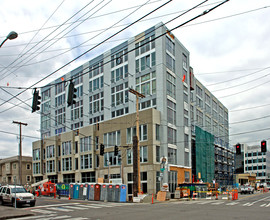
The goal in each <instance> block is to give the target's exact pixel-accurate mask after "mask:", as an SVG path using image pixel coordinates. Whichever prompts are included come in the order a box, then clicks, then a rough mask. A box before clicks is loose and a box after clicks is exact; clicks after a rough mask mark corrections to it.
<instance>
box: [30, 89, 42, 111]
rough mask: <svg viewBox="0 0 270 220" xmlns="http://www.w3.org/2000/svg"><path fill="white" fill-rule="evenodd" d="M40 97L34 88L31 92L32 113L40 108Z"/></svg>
mask: <svg viewBox="0 0 270 220" xmlns="http://www.w3.org/2000/svg"><path fill="white" fill-rule="evenodd" d="M40 99H41V97H40V96H39V91H38V90H36V89H35V91H34V94H33V102H32V113H33V112H35V111H38V110H39V109H40V107H39V105H40V101H39V100H40Z"/></svg>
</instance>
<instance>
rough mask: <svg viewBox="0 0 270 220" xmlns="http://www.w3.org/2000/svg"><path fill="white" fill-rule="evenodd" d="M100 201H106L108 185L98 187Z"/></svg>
mask: <svg viewBox="0 0 270 220" xmlns="http://www.w3.org/2000/svg"><path fill="white" fill-rule="evenodd" d="M100 200H101V201H108V185H107V184H102V186H101V187H100Z"/></svg>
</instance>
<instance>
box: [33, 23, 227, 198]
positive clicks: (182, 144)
mask: <svg viewBox="0 0 270 220" xmlns="http://www.w3.org/2000/svg"><path fill="white" fill-rule="evenodd" d="M70 80H72V81H73V82H74V84H75V88H76V89H77V92H76V93H77V98H76V104H74V105H72V106H71V107H67V104H66V98H67V93H68V86H67V87H66V86H65V85H66V83H67V82H68V81H70ZM193 80H194V76H193V74H192V73H191V72H190V67H189V51H188V50H187V49H186V48H185V47H184V46H183V45H182V44H181V43H180V41H179V40H178V39H177V38H175V37H174V35H173V34H172V33H170V32H168V29H167V28H166V27H165V26H164V24H162V23H159V24H157V25H156V26H154V27H152V28H150V29H148V30H146V31H144V32H143V33H141V34H139V35H137V36H135V37H132V38H130V39H129V40H128V41H126V42H124V43H122V44H120V45H118V46H116V47H114V48H112V49H111V50H109V51H107V52H105V53H104V54H101V55H99V56H98V57H96V58H94V59H92V60H90V61H89V62H87V63H85V64H84V65H82V66H80V67H78V68H76V69H75V70H73V71H71V72H69V73H67V74H66V75H64V76H63V77H61V78H59V79H57V80H55V81H54V82H52V83H50V84H48V85H47V86H46V87H45V88H43V89H42V91H41V94H42V103H41V136H42V140H41V141H39V142H35V143H33V168H34V169H33V172H34V177H35V180H36V181H38V180H40V179H42V178H43V177H44V175H47V176H49V177H50V178H51V179H55V180H57V181H64V182H70V181H80V182H84V181H94V180H97V178H98V177H105V178H106V177H108V175H109V172H110V176H111V177H117V178H119V177H120V176H121V175H120V168H119V166H120V164H122V167H123V169H122V168H121V170H123V172H122V173H121V174H122V178H123V179H124V180H125V181H126V183H132V176H131V175H130V173H132V168H131V167H129V166H128V165H130V163H132V161H133V159H132V151H131V150H130V149H125V148H123V146H130V144H131V140H132V138H131V137H132V136H133V135H134V134H135V130H134V126H135V119H134V117H135V112H136V96H135V95H134V94H132V93H130V92H129V89H130V88H133V89H135V90H136V91H137V92H139V93H141V94H142V95H144V96H145V97H144V98H140V99H139V110H140V121H139V124H140V146H141V151H140V152H141V163H142V170H141V171H142V175H141V180H142V188H143V190H144V191H145V190H147V192H150V193H153V192H155V191H156V190H157V189H159V186H160V183H159V182H160V180H161V181H162V182H166V183H169V185H170V189H171V190H172V191H173V188H175V186H176V183H178V182H179V181H178V180H179V179H180V177H179V172H180V171H179V170H178V171H179V172H178V171H175V169H176V168H179V169H182V170H183V175H185V177H184V178H182V177H181V179H183V180H184V181H191V176H190V169H191V137H192V129H191V120H194V118H195V117H198V119H197V120H201V118H200V117H199V116H200V114H199V113H198V114H197V113H196V112H197V110H196V109H197V106H194V104H190V100H191V90H192V89H193V88H194V87H192V86H191V85H192V82H193ZM196 82H197V81H196ZM211 97H212V96H211ZM202 98H203V97H202ZM213 99H214V98H213ZM215 100H216V99H215ZM202 102H205V100H204V99H202ZM213 102H214V101H213ZM216 104H217V106H214V107H213V108H215V109H216V112H217V114H220V115H221V114H222V116H223V117H224V118H226V120H228V119H227V118H228V115H226V112H227V111H225V110H224V109H225V107H224V106H222V112H219V108H218V106H221V104H220V102H216ZM213 105H214V104H213ZM198 107H200V106H198ZM144 110H145V111H144ZM213 113H214V112H213ZM202 114H203V115H202V118H203V120H205V121H206V119H204V117H206V115H207V114H204V113H202ZM209 117H210V118H211V119H212V117H213V115H212V114H210V115H209ZM217 117H218V116H217ZM120 122H121V123H120ZM197 124H199V123H197ZM197 124H196V125H197ZM211 126H212V127H214V126H217V127H218V125H216V124H215V120H214V119H213V120H212V121H211ZM226 126H227V125H225V126H223V127H222V129H223V128H224V127H226ZM218 128H219V127H218ZM226 128H227V127H226ZM211 131H214V128H213V129H212V130H211ZM222 132H223V135H225V136H226V135H228V132H226V130H225V129H223V130H222ZM219 135H221V133H218V134H217V138H218V137H220V136H219ZM226 138H227V139H224V140H228V137H226ZM101 143H102V144H104V145H105V149H106V154H105V155H104V158H103V157H100V156H99V147H100V144H101ZM224 143H225V142H224ZM114 145H118V146H120V149H121V154H120V155H118V156H116V157H115V156H114V155H113V148H112V147H113V146H114ZM212 147H213V149H214V142H213V144H212ZM213 152H214V151H213ZM122 154H123V155H122ZM162 157H166V159H167V162H168V164H169V166H167V168H166V169H165V170H164V171H160V158H162ZM120 158H122V160H121V161H120ZM124 158H125V159H124ZM125 160H126V161H125ZM108 161H109V162H110V163H111V164H110V165H109V164H108ZM172 165H173V166H174V167H173V166H172ZM170 166H171V167H172V169H168V167H170ZM114 168H115V169H114ZM82 170H83V171H84V170H86V171H87V172H83V171H82ZM116 170H117V172H116ZM176 170H177V169H176ZM177 172H178V173H177ZM147 183H148V184H147ZM146 186H147V187H146Z"/></svg>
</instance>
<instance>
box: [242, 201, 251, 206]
mask: <svg viewBox="0 0 270 220" xmlns="http://www.w3.org/2000/svg"><path fill="white" fill-rule="evenodd" d="M252 205H253V203H249V202H248V203H245V204H244V205H243V206H252Z"/></svg>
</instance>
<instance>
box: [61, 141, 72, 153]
mask: <svg viewBox="0 0 270 220" xmlns="http://www.w3.org/2000/svg"><path fill="white" fill-rule="evenodd" d="M69 154H71V142H70V141H67V142H63V143H62V155H69Z"/></svg>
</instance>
